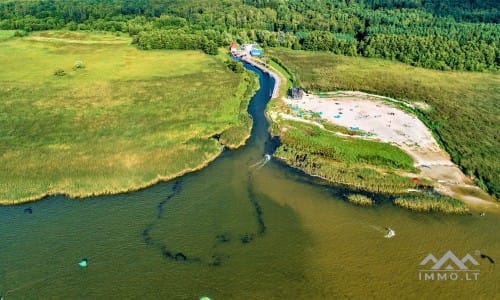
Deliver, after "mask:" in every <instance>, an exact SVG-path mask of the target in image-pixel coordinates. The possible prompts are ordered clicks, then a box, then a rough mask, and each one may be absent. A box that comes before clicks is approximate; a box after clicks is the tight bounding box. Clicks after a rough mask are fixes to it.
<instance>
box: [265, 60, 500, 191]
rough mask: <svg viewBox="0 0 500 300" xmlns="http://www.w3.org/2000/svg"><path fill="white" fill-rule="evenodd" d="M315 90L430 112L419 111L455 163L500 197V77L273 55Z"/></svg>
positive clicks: (399, 65)
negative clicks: (382, 98) (376, 97)
mask: <svg viewBox="0 0 500 300" xmlns="http://www.w3.org/2000/svg"><path fill="white" fill-rule="evenodd" d="M271 52H272V54H273V55H275V56H277V57H278V58H279V59H280V60H281V61H282V62H283V63H284V64H286V66H287V67H288V69H290V70H291V71H292V72H293V73H294V75H295V76H296V78H298V82H299V84H300V85H301V86H302V87H304V88H305V89H307V90H310V91H333V90H339V89H345V90H360V91H365V92H371V93H376V94H380V95H386V96H390V97H393V98H397V99H403V100H407V101H409V102H422V103H425V104H427V105H428V106H429V107H430V109H421V110H418V111H416V113H417V114H419V115H420V117H421V119H422V120H423V121H424V122H425V123H426V124H427V126H428V127H430V128H431V129H432V130H433V131H434V132H435V133H436V134H437V135H438V138H439V140H440V142H441V143H442V144H443V145H444V148H445V149H446V151H447V152H448V153H450V155H451V157H452V160H453V161H454V162H455V163H457V164H458V165H459V166H460V167H462V168H463V169H464V170H465V173H466V174H468V175H469V176H471V177H473V178H475V179H476V183H477V184H478V185H479V186H481V187H483V188H484V189H487V190H488V191H489V192H490V193H491V194H493V195H495V196H496V197H498V196H499V195H500V177H499V174H500V152H499V151H498V149H499V148H500V142H499V140H498V138H497V131H498V125H499V121H498V120H499V119H498V116H499V115H500V106H499V103H500V98H499V95H500V75H499V74H498V73H468V72H442V71H433V70H426V69H422V68H415V67H410V66H408V65H404V64H401V63H397V62H389V61H384V60H378V59H365V58H354V57H346V56H338V55H334V54H331V53H327V52H315V53H312V52H305V51H289V50H273V51H271Z"/></svg>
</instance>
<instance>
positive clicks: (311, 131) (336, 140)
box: [275, 120, 417, 193]
mask: <svg viewBox="0 0 500 300" xmlns="http://www.w3.org/2000/svg"><path fill="white" fill-rule="evenodd" d="M279 126H280V128H281V129H282V130H281V134H280V139H281V143H282V144H281V146H280V147H279V148H278V149H277V151H276V153H275V155H276V156H277V157H278V158H280V159H282V160H283V161H285V162H286V163H287V164H289V165H291V166H293V167H296V168H298V169H301V170H303V171H305V172H306V173H309V174H312V175H316V176H320V177H323V178H325V179H326V180H329V181H332V182H334V183H339V184H345V185H349V186H352V187H355V188H357V189H362V190H365V191H370V192H380V193H405V192H406V191H407V190H408V189H414V188H417V185H416V183H415V182H412V180H411V178H408V177H405V176H401V175H398V173H399V172H401V171H404V172H417V170H416V169H415V168H414V167H413V160H412V158H411V157H410V156H409V155H408V154H406V153H405V152H403V151H402V150H401V149H399V148H397V147H395V146H392V145H390V144H385V143H378V142H374V141H369V140H362V139H355V138H350V137H343V136H339V135H337V134H334V133H331V132H328V131H325V130H323V129H321V128H319V127H318V126H314V125H311V124H306V123H302V122H294V121H289V120H282V121H281V123H280V124H279ZM283 129H284V130H283Z"/></svg>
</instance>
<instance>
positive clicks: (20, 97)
mask: <svg viewBox="0 0 500 300" xmlns="http://www.w3.org/2000/svg"><path fill="white" fill-rule="evenodd" d="M44 35H49V37H51V38H52V37H54V36H55V37H57V39H58V40H57V41H54V40H36V39H34V38H36V35H35V36H30V37H27V38H13V39H8V40H5V41H3V42H1V43H0V65H1V66H2V71H1V72H0V98H1V101H0V123H1V124H2V126H1V127H0V164H1V165H2V168H0V203H3V204H13V203H19V202H22V201H29V200H35V199H38V198H40V197H42V196H43V195H45V194H59V193H64V194H68V195H70V196H71V197H83V196H88V195H97V194H109V193H117V192H125V191H129V190H136V189H139V188H142V187H145V186H147V185H150V184H152V183H154V182H156V181H158V180H160V179H169V178H172V177H175V176H178V175H180V174H183V173H185V172H188V171H192V170H195V169H197V168H200V167H202V166H204V165H206V164H207V163H208V162H209V161H211V160H213V159H214V158H215V157H216V156H217V155H218V154H219V153H220V151H221V150H222V147H221V145H220V144H219V143H218V142H217V141H216V140H215V139H213V138H211V137H212V136H213V135H214V134H216V133H223V132H226V133H227V134H226V135H227V136H228V141H229V142H230V143H233V144H241V143H242V141H244V140H245V138H246V137H247V136H248V134H249V131H250V125H251V122H249V118H248V114H247V111H246V106H247V104H248V101H249V99H250V97H249V95H251V94H252V91H254V88H255V86H254V85H252V84H251V83H252V82H253V81H254V80H253V79H252V78H253V77H252V76H251V75H249V74H248V73H243V74H234V73H232V72H228V71H227V69H226V67H225V66H224V64H223V63H222V61H220V60H219V59H217V58H214V57H210V56H208V55H204V54H202V53H201V52H196V51H147V52H146V51H139V50H137V49H135V48H134V47H132V46H129V45H128V43H120V44H109V43H108V41H109V40H112V39H123V37H115V36H106V35H95V36H94V35H92V34H83V35H82V36H80V35H79V34H78V33H70V34H68V35H67V34H66V33H64V32H63V33H61V32H54V33H51V32H46V33H40V34H39V36H41V37H44ZM65 37H68V38H70V39H71V40H72V41H73V40H79V39H80V40H85V41H89V43H80V44H75V43H73V42H72V41H71V42H68V43H64V41H63V40H61V39H64V38H65ZM103 41H104V42H103ZM101 42H103V43H101ZM14 54H15V55H14ZM75 61H82V62H84V63H85V65H86V67H85V69H73V65H74V63H75ZM57 68H61V69H63V70H65V72H66V74H67V75H66V76H62V77H58V76H53V71H54V69H57ZM250 85H252V86H251V87H250ZM242 107H244V108H245V109H242Z"/></svg>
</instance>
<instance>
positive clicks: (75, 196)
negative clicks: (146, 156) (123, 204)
mask: <svg viewBox="0 0 500 300" xmlns="http://www.w3.org/2000/svg"><path fill="white" fill-rule="evenodd" d="M228 148H229V147H228ZM229 149H233V148H229ZM234 149H236V148H234ZM223 151H224V146H222V147H221V148H220V150H219V152H217V153H216V154H215V155H213V156H212V157H210V158H208V159H207V160H205V161H204V162H203V163H201V164H200V165H198V166H195V167H192V168H188V169H184V170H182V171H179V172H177V173H175V174H172V175H166V176H157V177H156V178H155V179H153V180H151V181H149V182H146V183H144V184H141V185H139V186H134V187H129V188H127V189H123V190H116V191H111V190H109V191H102V192H89V193H81V194H75V193H68V192H61V191H51V192H47V193H44V194H40V195H37V196H33V197H28V198H23V199H20V200H2V201H0V205H3V206H8V205H22V204H25V203H30V202H36V201H40V200H43V199H45V198H47V197H52V196H64V197H68V198H70V199H74V200H76V199H82V198H89V197H98V196H109V195H118V194H126V193H132V192H137V191H140V190H143V189H146V188H148V187H151V186H153V185H156V184H158V183H160V182H167V181H170V180H173V179H175V178H178V177H181V176H184V175H186V174H188V173H193V172H197V171H200V170H202V169H204V168H206V167H207V166H208V165H209V164H210V163H211V162H213V161H215V160H216V159H217V158H218V157H219V156H220V155H221V154H222V152H223Z"/></svg>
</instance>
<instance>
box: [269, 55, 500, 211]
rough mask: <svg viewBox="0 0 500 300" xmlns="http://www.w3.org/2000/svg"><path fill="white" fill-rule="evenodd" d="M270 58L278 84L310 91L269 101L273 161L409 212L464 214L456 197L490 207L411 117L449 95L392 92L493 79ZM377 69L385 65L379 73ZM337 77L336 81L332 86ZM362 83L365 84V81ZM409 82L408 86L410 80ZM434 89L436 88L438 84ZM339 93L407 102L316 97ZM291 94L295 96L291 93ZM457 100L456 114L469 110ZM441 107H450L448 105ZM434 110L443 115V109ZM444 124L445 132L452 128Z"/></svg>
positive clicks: (353, 62)
mask: <svg viewBox="0 0 500 300" xmlns="http://www.w3.org/2000/svg"><path fill="white" fill-rule="evenodd" d="M270 52H271V53H272V54H274V55H275V57H273V58H272V59H273V60H272V61H270V65H271V66H273V67H275V70H279V71H280V72H281V73H283V75H284V76H283V77H284V78H288V79H292V78H294V79H295V82H296V83H297V82H299V80H300V84H301V85H302V86H304V87H306V88H307V89H309V90H310V89H312V88H314V89H315V90H316V91H318V92H317V94H316V95H313V94H306V93H305V94H304V95H301V96H302V97H300V96H299V97H297V99H296V100H291V99H289V98H293V96H294V95H288V97H283V96H285V91H284V90H282V92H281V96H282V98H281V99H276V100H275V101H273V103H271V105H270V106H271V108H270V111H269V113H268V114H269V116H270V118H271V119H272V120H273V126H272V131H273V134H275V135H279V136H280V138H281V141H282V145H281V146H280V147H279V148H278V150H277V152H276V153H275V156H276V157H278V158H280V159H281V160H283V161H284V162H285V163H287V164H289V165H291V166H293V167H296V168H298V169H301V170H303V171H305V172H306V173H309V174H312V175H316V176H320V177H322V178H324V179H326V180H328V181H332V182H335V183H341V184H346V185H348V186H351V187H354V188H357V189H359V190H362V191H365V192H373V193H385V194H391V195H394V197H393V199H394V203H395V204H396V205H399V206H402V207H406V208H409V209H412V210H416V211H441V212H446V213H465V212H468V207H467V206H466V205H465V204H464V203H463V202H461V201H458V200H457V198H458V199H461V200H464V201H466V202H467V203H468V204H472V205H474V206H480V207H482V208H486V207H492V206H497V205H495V203H494V201H492V198H491V196H490V195H488V194H487V193H486V192H484V191H483V190H481V189H480V188H478V187H477V186H476V185H474V182H473V180H472V179H471V178H470V177H467V176H465V175H464V174H463V173H462V171H461V170H460V169H459V168H458V167H457V166H456V165H455V164H453V163H452V162H451V161H450V158H449V156H448V155H447V153H446V152H445V151H444V150H442V149H441V147H440V146H439V145H438V143H437V141H436V140H435V138H434V137H436V136H437V135H436V132H433V133H432V132H431V131H430V130H428V129H427V128H426V127H425V125H424V124H423V123H422V122H421V121H420V120H419V119H418V118H417V117H416V116H415V115H414V114H422V115H420V117H425V115H424V114H425V113H426V112H427V113H428V112H429V111H432V110H433V108H434V106H435V105H436V104H435V103H434V102H433V101H439V99H440V97H439V96H441V98H444V100H448V101H450V100H449V98H448V97H451V96H452V95H449V94H444V95H440V94H438V93H437V92H436V93H434V94H431V96H434V97H430V99H431V100H433V101H431V100H425V99H422V98H418V97H417V98H410V97H411V96H414V95H413V94H412V93H411V91H410V92H409V93H407V94H406V93H404V91H405V90H406V89H408V88H410V87H412V85H411V84H410V85H409V86H406V89H402V90H398V89H399V88H401V87H402V86H401V83H400V82H401V81H403V82H406V83H408V81H410V83H413V84H415V82H420V81H419V80H422V78H423V77H424V76H431V78H434V77H435V76H439V75H441V74H435V73H443V74H442V75H443V76H449V77H452V78H455V79H456V78H458V80H464V81H468V80H470V78H471V77H472V78H476V80H477V81H481V82H482V84H483V85H484V84H486V85H488V84H493V83H494V82H495V78H496V76H497V75H495V74H487V73H486V74H475V73H473V74H470V73H458V72H455V73H445V72H438V71H433V70H425V69H419V68H414V67H409V66H405V65H402V64H400V63H396V62H388V61H380V60H376V59H375V60H374V59H369V60H368V59H360V58H349V57H341V56H340V57H339V56H336V55H333V54H329V53H321V52H319V53H310V52H309V53H308V52H301V51H286V50H272V51H270ZM360 60H362V61H360ZM361 64H362V65H361ZM380 64H383V65H384V66H385V67H384V68H380V66H379V65H380ZM375 66H377V67H378V68H376V67H375ZM387 66H389V67H387ZM332 69H335V70H334V71H333V72H335V71H337V70H338V72H339V73H340V74H336V76H332V74H333V72H332ZM407 69H411V70H407ZM313 70H314V71H313ZM367 70H368V71H367ZM376 72H378V73H377V74H376V76H375V73H376ZM360 74H361V75H360ZM411 74H416V77H415V75H413V76H414V77H411V76H412V75H411ZM329 76H330V77H329ZM397 76H400V77H397ZM303 78H307V79H308V81H305V80H304V79H303ZM339 78H343V79H342V80H339V81H337V82H335V80H337V79H339ZM348 78H350V79H348ZM369 78H371V79H372V80H371V81H370V80H367V79H369ZM397 78H399V80H400V82H399V83H398V79H397ZM412 78H414V80H415V82H412V81H411V80H412ZM389 79H391V80H394V81H396V83H395V84H394V85H391V83H390V82H386V80H389ZM448 79H449V78H448ZM485 79H486V82H484V80H485ZM365 80H366V81H365ZM427 80H429V79H427ZM445 80H446V79H445ZM373 81H376V82H379V81H382V84H380V86H381V88H383V89H386V90H382V89H380V90H377V89H373V86H378V85H376V84H374V83H373ZM365 82H366V84H364V83H365ZM430 82H432V80H430V81H424V82H423V83H421V85H422V86H420V88H421V89H426V88H429V89H431V93H432V92H433V88H435V86H434V85H431V84H430ZM353 83H356V84H357V85H353ZM439 83H443V80H441V81H439V82H438V84H439ZM290 86H291V84H290V83H289V85H288V87H290ZM332 86H335V88H332ZM346 87H347V88H351V89H357V90H367V91H372V92H379V93H381V94H386V95H388V94H390V95H397V96H399V98H400V99H409V98H410V99H413V101H399V100H395V99H391V98H388V97H382V96H377V95H372V94H366V93H361V92H349V91H347V92H335V93H325V92H323V93H322V92H320V91H322V90H327V89H328V90H336V89H340V88H346ZM391 87H392V90H391ZM370 88H372V89H370ZM448 88H450V86H449V85H446V84H444V86H443V89H444V90H445V91H448V92H449V91H450V90H448ZM466 89H467V88H466ZM398 91H399V93H397V92H398ZM295 92H296V93H299V94H300V91H299V90H295ZM295 96H297V95H295ZM466 96H470V95H466ZM436 97H437V99H436ZM493 99H494V95H489V98H487V99H486V100H484V101H490V104H492V102H491V101H492V100H493ZM424 100H425V102H424ZM462 101H463V100H462ZM463 102H465V104H467V105H466V106H465V107H464V109H465V110H466V111H469V112H470V110H471V106H472V105H473V103H470V102H468V101H463ZM447 104H448V105H450V102H447ZM441 106H442V107H441V109H446V107H445V104H441ZM448 109H450V108H448ZM491 117H492V116H491V115H489V116H485V119H486V120H491ZM424 120H426V121H428V120H427V119H424ZM450 123H451V124H448V126H449V127H450V128H453V126H455V125H456V123H453V122H450ZM459 128H461V127H457V130H458V129H459ZM471 130H473V129H471ZM433 134H434V136H433ZM437 137H438V138H440V136H437ZM443 140H444V138H442V139H441V141H443ZM444 141H446V142H449V141H447V140H444ZM381 142H385V143H381ZM484 150H488V149H484ZM476 182H478V181H477V180H476ZM435 191H438V192H439V194H437V193H435ZM346 198H347V200H348V201H350V202H354V203H356V201H357V200H359V199H358V198H359V197H353V196H352V195H346ZM363 200H364V201H363V204H364V205H367V204H369V205H370V204H373V202H372V201H369V200H368V199H363ZM357 202H358V203H359V202H360V201H357Z"/></svg>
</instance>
